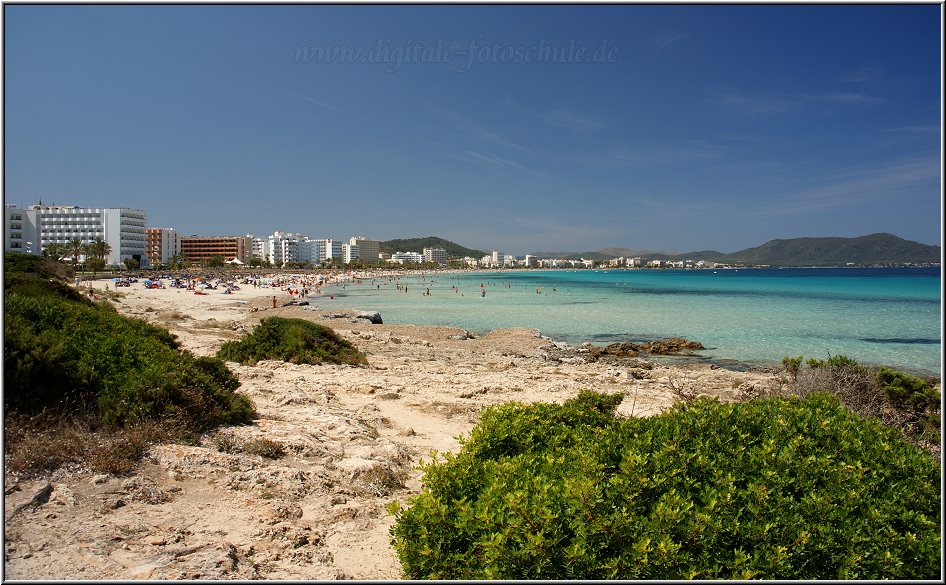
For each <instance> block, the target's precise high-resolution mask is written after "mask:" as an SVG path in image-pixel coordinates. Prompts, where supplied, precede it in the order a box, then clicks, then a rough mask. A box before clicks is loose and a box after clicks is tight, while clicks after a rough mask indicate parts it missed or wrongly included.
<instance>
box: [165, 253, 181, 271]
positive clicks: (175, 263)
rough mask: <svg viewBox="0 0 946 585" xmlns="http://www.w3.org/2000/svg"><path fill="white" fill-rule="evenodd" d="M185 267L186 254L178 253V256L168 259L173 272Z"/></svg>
mask: <svg viewBox="0 0 946 585" xmlns="http://www.w3.org/2000/svg"><path fill="white" fill-rule="evenodd" d="M183 267H184V254H181V253H180V252H178V253H177V254H175V255H173V256H171V257H170V258H168V268H170V269H171V270H177V269H179V268H183Z"/></svg>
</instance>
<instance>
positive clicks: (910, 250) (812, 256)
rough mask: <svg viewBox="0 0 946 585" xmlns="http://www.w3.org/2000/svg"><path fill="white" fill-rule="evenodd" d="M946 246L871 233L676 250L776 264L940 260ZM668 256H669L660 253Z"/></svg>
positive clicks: (704, 256)
mask: <svg viewBox="0 0 946 585" xmlns="http://www.w3.org/2000/svg"><path fill="white" fill-rule="evenodd" d="M941 254H942V250H941V248H940V247H939V246H929V245H927V244H921V243H919V242H913V241H910V240H904V239H903V238H899V237H897V236H895V235H893V234H883V233H881V234H870V235H867V236H860V237H857V238H792V239H787V240H770V241H768V242H766V243H764V244H762V245H761V246H756V247H755V248H747V249H745V250H740V251H739V252H733V253H731V254H723V253H721V252H716V251H713V250H706V251H701V252H688V253H686V254H676V255H675V257H676V258H680V259H682V258H691V259H694V260H709V261H713V262H722V263H728V264H769V265H772V266H843V265H845V264H847V263H854V264H902V263H907V262H909V263H926V262H939V261H940V258H941ZM656 257H663V258H666V257H667V256H660V255H657V256H656Z"/></svg>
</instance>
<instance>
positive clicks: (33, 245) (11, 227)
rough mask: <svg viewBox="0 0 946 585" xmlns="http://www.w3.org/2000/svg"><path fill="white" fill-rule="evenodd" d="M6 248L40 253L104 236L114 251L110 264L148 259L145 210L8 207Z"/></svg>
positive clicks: (49, 206) (109, 257) (14, 250)
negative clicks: (53, 247) (51, 245)
mask: <svg viewBox="0 0 946 585" xmlns="http://www.w3.org/2000/svg"><path fill="white" fill-rule="evenodd" d="M3 215H4V222H3V228H4V230H3V231H4V238H3V240H4V242H3V249H4V250H5V251H8V252H21V253H25V254H35V255H40V254H42V252H43V249H45V248H46V247H47V246H49V245H50V244H64V245H65V244H68V243H69V241H71V240H74V239H78V240H80V241H81V242H82V243H83V244H87V243H89V242H94V241H96V240H97V239H99V238H101V239H102V240H104V241H105V242H106V243H107V244H108V245H109V246H110V247H111V252H110V253H109V255H108V256H107V257H106V258H105V263H106V264H108V265H115V264H121V263H123V262H124V261H125V260H127V259H129V258H130V259H134V260H136V261H138V262H139V263H141V264H144V263H146V262H147V253H146V252H147V249H146V248H147V238H146V236H145V212H144V211H142V210H140V209H128V208H127V207H102V208H91V207H79V206H76V205H42V204H39V205H30V206H29V207H28V208H27V209H19V208H17V207H16V206H12V205H10V206H7V207H6V208H4V214H3Z"/></svg>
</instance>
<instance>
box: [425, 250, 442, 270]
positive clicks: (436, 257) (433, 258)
mask: <svg viewBox="0 0 946 585" xmlns="http://www.w3.org/2000/svg"><path fill="white" fill-rule="evenodd" d="M424 262H436V263H437V264H440V265H441V266H446V265H447V251H446V250H444V249H443V248H424Z"/></svg>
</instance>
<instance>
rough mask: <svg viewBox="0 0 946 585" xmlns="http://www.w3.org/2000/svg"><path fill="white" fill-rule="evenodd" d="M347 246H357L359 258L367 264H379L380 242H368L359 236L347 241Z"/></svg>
mask: <svg viewBox="0 0 946 585" xmlns="http://www.w3.org/2000/svg"><path fill="white" fill-rule="evenodd" d="M348 245H349V246H358V250H359V251H358V254H359V256H358V257H359V258H361V259H362V260H364V261H365V262H366V263H368V264H378V263H380V262H381V242H379V241H378V240H369V239H366V238H363V237H361V236H354V237H352V238H350V239H349V240H348Z"/></svg>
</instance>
